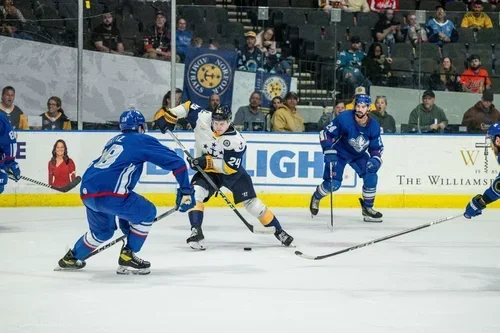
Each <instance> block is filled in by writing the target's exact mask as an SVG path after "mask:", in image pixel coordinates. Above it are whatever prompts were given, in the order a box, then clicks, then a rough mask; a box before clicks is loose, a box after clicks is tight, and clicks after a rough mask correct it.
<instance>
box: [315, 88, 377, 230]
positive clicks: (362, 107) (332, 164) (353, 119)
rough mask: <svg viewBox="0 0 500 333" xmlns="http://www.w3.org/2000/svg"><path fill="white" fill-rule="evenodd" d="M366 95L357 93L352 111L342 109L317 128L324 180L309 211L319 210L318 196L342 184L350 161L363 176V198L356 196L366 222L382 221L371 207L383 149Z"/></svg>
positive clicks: (360, 175)
mask: <svg viewBox="0 0 500 333" xmlns="http://www.w3.org/2000/svg"><path fill="white" fill-rule="evenodd" d="M370 104H371V98H370V96H369V95H357V96H356V99H355V102H354V107H355V110H354V111H344V112H342V113H341V114H340V115H339V116H338V117H337V118H335V119H334V120H333V121H332V122H331V123H330V124H329V125H328V126H327V127H326V128H325V129H324V130H322V131H321V132H320V142H321V148H322V149H323V154H324V162H325V169H324V172H323V183H321V184H320V185H319V186H318V187H317V188H316V191H315V192H314V193H313V195H312V196H311V203H310V206H309V209H310V211H311V214H312V215H313V216H314V215H317V214H318V212H319V202H320V200H321V199H322V198H323V197H325V196H326V195H327V194H329V193H330V192H331V191H332V190H333V192H335V191H337V190H338V189H339V188H340V185H341V184H342V177H343V174H344V168H345V166H346V165H347V164H349V165H350V166H351V167H352V168H353V169H354V170H355V171H356V173H357V174H358V176H359V177H360V178H362V179H363V198H362V199H359V201H360V203H361V209H362V214H363V220H364V221H365V222H382V214H381V213H380V212H377V211H376V210H374V209H373V204H374V202H375V194H376V190H377V182H378V176H377V171H378V170H379V168H380V166H381V165H382V158H381V154H382V151H383V149H384V145H383V144H382V139H381V138H380V124H379V123H378V122H377V121H376V120H375V119H372V118H370V117H369V115H368V110H369V107H370Z"/></svg>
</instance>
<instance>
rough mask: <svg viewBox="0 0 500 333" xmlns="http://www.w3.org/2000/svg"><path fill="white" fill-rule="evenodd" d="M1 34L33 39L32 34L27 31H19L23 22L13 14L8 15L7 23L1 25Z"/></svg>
mask: <svg viewBox="0 0 500 333" xmlns="http://www.w3.org/2000/svg"><path fill="white" fill-rule="evenodd" d="M0 28H1V29H0V30H3V31H0V35H2V36H5V37H12V38H18V39H24V40H33V38H31V36H30V35H29V34H27V33H25V32H22V31H21V32H19V30H21V22H20V21H19V20H17V19H16V18H14V17H13V16H11V15H7V17H6V18H5V23H4V24H3V25H2V26H0Z"/></svg>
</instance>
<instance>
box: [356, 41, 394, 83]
mask: <svg viewBox="0 0 500 333" xmlns="http://www.w3.org/2000/svg"><path fill="white" fill-rule="evenodd" d="M391 63H392V58H390V57H386V56H385V55H384V51H383V49H382V45H380V43H373V44H372V45H370V49H369V50H368V54H367V55H366V57H365V58H364V59H363V69H364V71H365V76H366V78H367V79H368V80H370V82H371V83H372V84H375V85H377V86H392V87H394V86H396V83H397V82H396V80H394V78H393V76H392V72H391Z"/></svg>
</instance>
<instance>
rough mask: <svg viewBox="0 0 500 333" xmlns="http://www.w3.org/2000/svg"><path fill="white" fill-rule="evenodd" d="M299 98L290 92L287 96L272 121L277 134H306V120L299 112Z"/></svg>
mask: <svg viewBox="0 0 500 333" xmlns="http://www.w3.org/2000/svg"><path fill="white" fill-rule="evenodd" d="M298 101H299V96H298V95H297V94H296V93H295V92H293V91H290V92H289V93H287V94H286V96H285V104H283V105H282V106H281V107H280V108H279V109H278V110H276V112H275V113H274V115H273V118H272V120H271V122H272V124H273V131H275V132H304V130H305V126H304V118H302V116H301V115H300V113H298V112H297V103H298Z"/></svg>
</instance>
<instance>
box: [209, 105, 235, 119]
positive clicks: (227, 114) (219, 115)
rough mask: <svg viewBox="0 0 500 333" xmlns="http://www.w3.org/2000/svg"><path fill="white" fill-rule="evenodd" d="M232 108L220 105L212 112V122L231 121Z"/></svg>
mask: <svg viewBox="0 0 500 333" xmlns="http://www.w3.org/2000/svg"><path fill="white" fill-rule="evenodd" d="M232 115H233V113H232V112H231V108H230V107H229V106H228V105H219V106H217V108H216V109H215V110H214V111H213V112H212V120H228V121H231V116H232Z"/></svg>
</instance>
